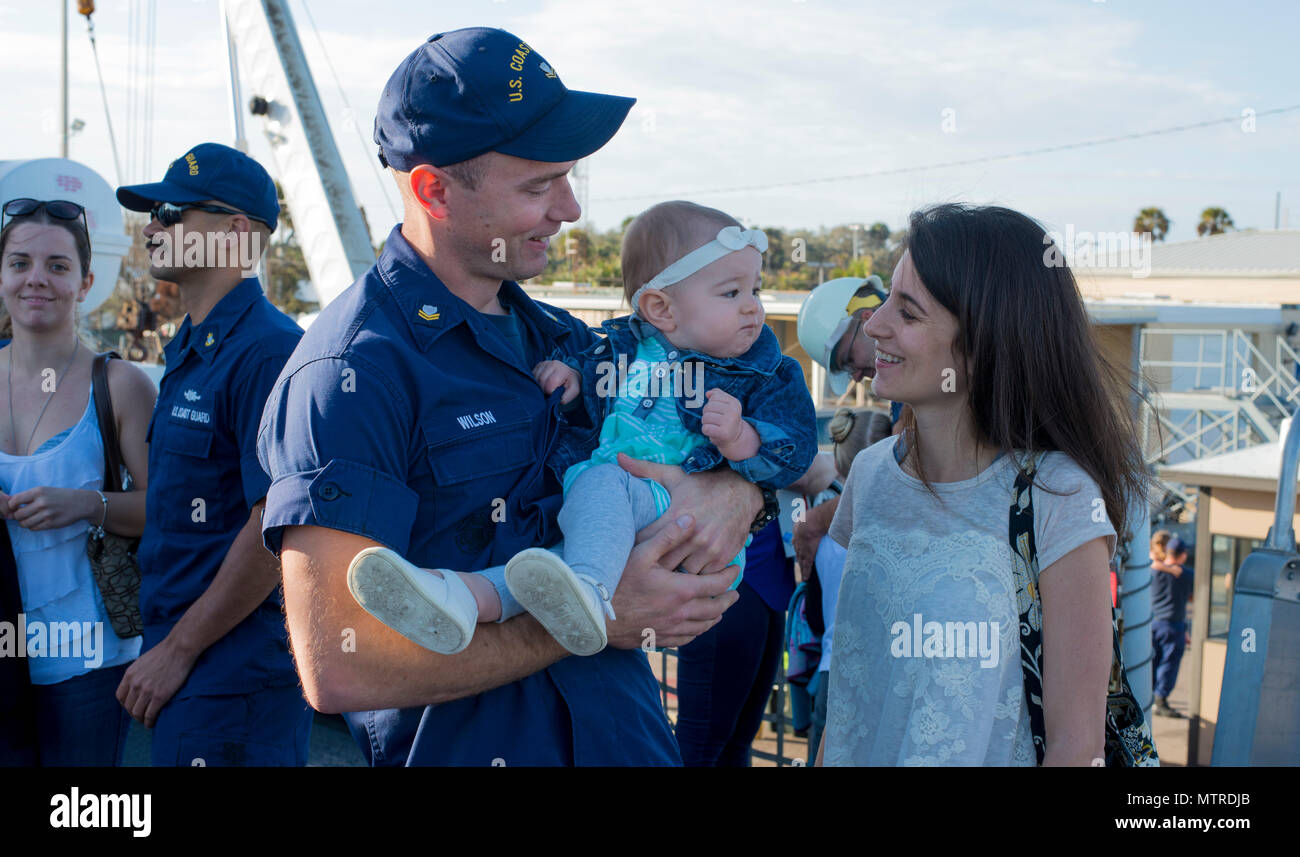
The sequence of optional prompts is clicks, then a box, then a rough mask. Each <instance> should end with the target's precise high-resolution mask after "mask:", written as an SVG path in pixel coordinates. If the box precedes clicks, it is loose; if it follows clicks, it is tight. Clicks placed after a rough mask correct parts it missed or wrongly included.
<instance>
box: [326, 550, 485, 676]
mask: <svg viewBox="0 0 1300 857" xmlns="http://www.w3.org/2000/svg"><path fill="white" fill-rule="evenodd" d="M348 590H349V591H351V593H352V597H353V598H355V599H356V601H357V603H358V604H360V605H361V607H362V608H363V609H364V610H365V611H366V612H367V613H369V614H370V615H371V616H374V617H375V618H376V619H378V620H379V621H380V622H383V623H384V624H385V625H387V626H388V627H390V628H392V629H393V630H394V631H396V632H397V633H399V634H401V635H402V636H403V637H405V638H406V639H408V640H410V641H411V642H413V643H417V644H419V645H421V646H424V647H425V648H426V649H430V650H432V651H435V652H438V653H440V654H444V655H454V654H456V653H457V652H460V651H464V649H465V647H466V646H468V645H469V643H470V640H472V639H473V638H474V626H475V625H477V624H478V604H477V602H475V601H474V594H473V593H472V592H470V591H469V587H468V586H466V585H465V582H464V581H463V580H461V579H460V575H458V574H456V572H454V571H443V572H442V577H439V576H438V575H436V574H431V573H430V572H427V571H425V570H424V569H422V568H419V567H417V566H414V565H412V564H411V563H409V562H407V561H406V560H405V559H403V558H402V557H401V555H400V554H398V553H397V552H396V551H392V550H389V549H388V548H366V549H365V550H363V551H361V553H359V554H357V555H356V556H355V557H353V558H352V564H351V565H349V566H348Z"/></svg>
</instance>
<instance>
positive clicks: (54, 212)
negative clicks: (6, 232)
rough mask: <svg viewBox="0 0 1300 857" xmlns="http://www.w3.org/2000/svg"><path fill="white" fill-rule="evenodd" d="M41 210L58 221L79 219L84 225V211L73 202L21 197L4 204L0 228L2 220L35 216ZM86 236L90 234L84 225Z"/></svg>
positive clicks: (0, 214) (2, 224) (2, 223)
mask: <svg viewBox="0 0 1300 857" xmlns="http://www.w3.org/2000/svg"><path fill="white" fill-rule="evenodd" d="M42 208H44V209H45V211H46V212H47V213H48V214H49V215H50V217H57V218H58V219H59V220H76V219H77V218H81V222H82V224H83V225H86V209H85V208H84V207H83V206H81V205H78V204H77V203H75V202H72V201H70V200H66V199H50V200H41V199H31V198H29V197H22V198H21V199H11V200H9V201H8V202H6V203H5V204H4V209H3V212H2V213H0V228H3V227H4V219H5V218H7V217H26V216H28V215H29V214H35V213H36V212H38V211H40V210H41V209H42ZM86 234H87V235H89V234H90V227H89V225H86Z"/></svg>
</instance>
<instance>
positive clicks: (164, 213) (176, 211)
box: [149, 202, 271, 227]
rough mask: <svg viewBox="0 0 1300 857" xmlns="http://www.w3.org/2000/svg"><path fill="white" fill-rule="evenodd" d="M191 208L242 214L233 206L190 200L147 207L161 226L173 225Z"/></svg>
mask: <svg viewBox="0 0 1300 857" xmlns="http://www.w3.org/2000/svg"><path fill="white" fill-rule="evenodd" d="M192 208H194V209H198V210H199V211H207V212H209V213H211V214H244V213H243V212H242V211H235V210H234V209H233V208H222V207H221V206H219V205H209V204H207V203H205V202H190V203H185V204H184V205H177V204H176V203H174V202H160V203H158V204H157V205H155V206H154V207H153V208H151V209H149V216H150V217H151V218H153V219H154V220H156V221H158V222H159V223H161V224H162V225H163V226H175V225H176V224H177V223H180V222H181V218H182V217H184V216H185V212H187V211H189V210H190V209H192ZM244 216H245V217H247V218H249V219H250V220H256V221H257V222H258V223H266V221H265V220H262V218H260V217H253V215H251V214H244ZM266 225H267V226H268V227H269V226H270V225H271V224H269V223H266Z"/></svg>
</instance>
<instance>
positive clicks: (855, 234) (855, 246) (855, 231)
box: [850, 223, 862, 259]
mask: <svg viewBox="0 0 1300 857" xmlns="http://www.w3.org/2000/svg"><path fill="white" fill-rule="evenodd" d="M850 226H851V227H852V229H853V258H854V259H856V258H858V230H859V229H861V228H862V224H861V223H853V224H850Z"/></svg>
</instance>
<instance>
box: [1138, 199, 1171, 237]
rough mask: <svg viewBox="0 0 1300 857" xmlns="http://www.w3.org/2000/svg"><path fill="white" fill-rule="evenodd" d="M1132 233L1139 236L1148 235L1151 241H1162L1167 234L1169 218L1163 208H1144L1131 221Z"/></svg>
mask: <svg viewBox="0 0 1300 857" xmlns="http://www.w3.org/2000/svg"><path fill="white" fill-rule="evenodd" d="M1133 231H1134V232H1136V233H1137V234H1139V235H1144V234H1150V235H1151V240H1152V241H1164V240H1165V235H1166V234H1168V232H1169V218H1168V217H1166V216H1165V210H1164V209H1163V208H1156V207H1154V206H1152V207H1150V208H1144V209H1142V210H1141V211H1139V212H1138V214H1137V217H1135V218H1134V219H1133Z"/></svg>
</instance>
